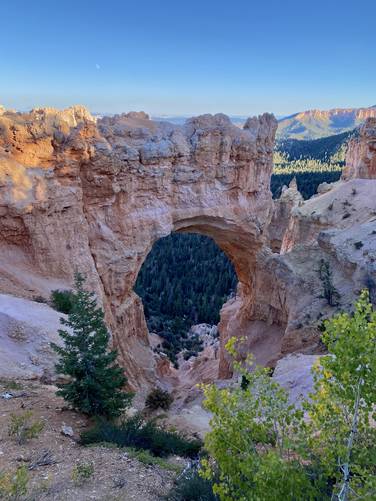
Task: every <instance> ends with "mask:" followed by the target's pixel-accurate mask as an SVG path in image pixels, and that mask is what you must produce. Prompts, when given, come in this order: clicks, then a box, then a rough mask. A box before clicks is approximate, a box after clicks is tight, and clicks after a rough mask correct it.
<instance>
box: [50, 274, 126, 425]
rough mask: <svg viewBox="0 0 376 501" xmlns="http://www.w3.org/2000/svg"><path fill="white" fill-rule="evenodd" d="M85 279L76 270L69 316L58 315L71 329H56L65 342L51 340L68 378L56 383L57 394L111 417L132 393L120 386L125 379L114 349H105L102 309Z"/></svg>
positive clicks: (106, 336)
mask: <svg viewBox="0 0 376 501" xmlns="http://www.w3.org/2000/svg"><path fill="white" fill-rule="evenodd" d="M84 282H85V278H84V277H83V276H82V275H81V274H80V273H76V275H75V293H74V298H73V307H72V311H71V313H69V315H68V319H65V318H61V319H60V322H61V323H62V324H63V325H65V326H67V327H70V329H71V332H68V331H67V330H59V335H60V336H61V338H62V339H63V341H64V346H57V345H56V344H52V347H53V349H54V350H55V351H56V353H57V354H58V355H59V357H60V359H59V361H58V363H57V364H56V371H57V372H58V373H60V374H65V375H67V376H68V377H69V382H66V383H61V384H58V388H59V390H58V391H57V395H59V396H62V397H63V398H64V399H65V400H66V401H68V402H69V403H70V404H71V405H72V406H73V407H74V408H75V409H77V410H79V411H81V412H83V413H84V414H87V415H89V416H103V417H105V418H113V417H116V416H119V415H120V414H121V412H122V410H123V409H125V408H126V407H127V406H129V405H130V402H131V399H132V394H131V393H127V392H125V391H123V390H122V388H123V387H124V385H125V383H126V381H127V379H126V377H125V376H124V374H123V370H122V369H121V368H120V367H119V366H118V365H117V364H116V362H115V360H116V356H117V352H116V351H115V350H113V351H109V350H108V343H109V339H110V336H109V333H108V330H107V328H106V325H105V323H104V314H103V310H102V309H101V308H98V306H97V302H96V299H95V295H94V293H93V292H89V291H87V290H85V289H84Z"/></svg>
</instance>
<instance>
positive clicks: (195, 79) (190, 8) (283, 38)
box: [0, 0, 376, 116]
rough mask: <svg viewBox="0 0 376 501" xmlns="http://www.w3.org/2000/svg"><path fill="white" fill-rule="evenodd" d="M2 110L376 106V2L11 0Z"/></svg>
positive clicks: (2, 37) (157, 111)
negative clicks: (47, 107) (47, 108)
mask: <svg viewBox="0 0 376 501" xmlns="http://www.w3.org/2000/svg"><path fill="white" fill-rule="evenodd" d="M0 20H1V28H0V104H3V105H4V106H6V107H7V108H16V109H18V110H28V109H31V108H33V107H40V106H54V107H57V108H64V107H68V106H70V105H72V104H83V105H85V106H87V107H88V108H89V109H90V110H91V111H93V112H99V113H118V112H123V111H124V112H126V111H130V110H144V111H146V112H148V113H150V114H152V115H154V116H156V115H194V114H199V113H217V112H223V113H227V114H230V115H242V116H244V115H254V114H259V113H262V112H264V111H270V112H273V113H275V114H276V115H278V116H281V115H287V114H291V113H294V112H297V111H303V110H306V109H312V108H319V109H329V108H333V107H362V106H365V107H366V106H372V105H375V104H376V29H375V22H376V21H375V20H376V0H325V1H323V0H299V1H296V0H257V1H254V0H246V1H243V0H232V1H229V0H227V1H226V2H224V1H221V0H215V1H212V0H190V1H189V2H187V1H184V0H174V1H170V0H154V1H150V0H132V1H128V0H123V1H121V0H102V1H98V0H90V1H88V0H75V1H72V0H63V1H53V0H48V1H46V0H33V1H32V0H2V1H0Z"/></svg>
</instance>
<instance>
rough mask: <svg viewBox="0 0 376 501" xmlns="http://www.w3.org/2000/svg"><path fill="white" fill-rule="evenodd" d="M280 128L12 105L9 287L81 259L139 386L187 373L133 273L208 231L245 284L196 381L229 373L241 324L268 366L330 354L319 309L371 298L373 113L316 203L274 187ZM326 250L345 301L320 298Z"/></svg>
mask: <svg viewBox="0 0 376 501" xmlns="http://www.w3.org/2000/svg"><path fill="white" fill-rule="evenodd" d="M275 129H276V121H275V119H274V118H273V117H272V116H271V115H268V114H266V115H263V116H261V117H259V118H253V119H249V120H248V121H247V122H246V124H245V126H244V129H239V128H238V127H235V126H234V125H232V124H231V122H230V120H229V119H228V118H227V117H226V116H225V115H215V116H211V115H203V116H201V117H196V118H192V119H190V120H188V121H187V122H186V124H185V125H183V126H177V125H172V124H169V123H157V122H153V121H151V120H149V118H148V116H147V115H146V114H144V113H129V114H123V115H118V116H115V117H111V118H109V117H105V118H103V119H101V120H98V121H95V120H94V119H93V118H92V117H91V116H90V114H88V112H87V111H86V110H85V109H83V108H81V107H73V108H70V109H69V110H66V111H64V112H58V111H56V110H53V109H43V110H33V111H32V112H30V113H28V114H21V113H15V112H9V111H1V113H0V292H2V293H7V294H12V295H14V296H20V297H23V298H29V299H32V298H33V297H34V296H36V295H42V296H43V297H45V298H48V297H49V294H50V291H51V290H52V289H57V288H60V289H61V288H67V287H71V285H72V278H73V274H74V272H75V271H76V270H79V271H81V272H83V273H84V274H85V275H86V276H87V285H88V287H90V288H91V289H92V290H94V291H95V292H96V293H97V296H98V299H99V301H100V302H101V303H102V304H103V306H104V309H105V314H106V320H107V323H108V325H109V327H110V329H111V332H112V335H113V343H114V345H115V346H116V347H117V348H118V350H119V354H120V362H121V363H122V364H123V366H124V368H125V371H126V373H127V375H128V376H129V380H130V382H131V384H132V386H133V387H135V388H142V389H143V390H147V388H148V387H150V386H151V385H153V384H155V381H156V379H158V378H160V379H163V378H169V381H171V386H173V385H174V384H175V383H176V384H177V385H178V386H179V385H180V386H181V382H179V376H178V375H177V374H175V373H173V371H172V370H171V367H170V364H169V362H168V360H165V359H162V358H158V357H156V356H154V354H153V352H152V350H151V348H150V343H149V337H148V333H147V327H146V323H145V318H144V314H143V307H142V303H141V300H140V298H139V297H138V296H137V295H136V294H135V293H134V292H133V286H134V283H135V281H136V278H137V274H138V272H139V269H140V267H141V265H142V263H143V261H144V260H145V258H146V256H147V254H148V252H149V251H150V249H151V247H152V245H153V243H154V242H155V241H156V240H157V239H159V238H161V237H164V236H166V235H168V234H170V233H171V232H172V231H182V232H184V231H185V232H189V231H191V232H197V233H201V234H204V235H207V236H210V237H212V238H213V239H214V240H215V241H216V242H217V244H218V245H219V246H220V247H221V248H222V249H223V250H224V251H225V253H226V254H227V255H228V256H229V258H230V259H231V260H232V261H233V263H234V266H235V269H236V272H237V275H238V278H239V286H238V290H237V293H236V296H235V297H234V298H232V299H231V300H230V301H229V302H228V303H226V304H225V305H224V307H223V309H222V312H221V322H220V324H219V332H220V346H219V349H218V350H217V348H215V350H214V349H213V347H212V346H209V347H208V348H207V352H206V353H203V354H202V356H200V357H198V359H197V360H194V363H192V367H188V368H187V384H188V383H189V384H188V385H190V386H192V385H194V384H196V382H198V381H200V380H202V379H205V380H208V379H210V378H214V373H215V372H217V371H218V373H219V376H220V377H221V378H227V377H230V376H231V375H232V368H231V361H230V360H229V359H228V357H227V355H226V352H225V349H224V346H225V343H226V342H227V340H228V339H229V338H230V337H231V336H233V335H236V336H238V337H244V338H245V340H244V341H243V342H242V343H241V345H240V355H241V356H244V357H245V356H246V355H247V354H248V353H249V352H250V351H252V352H253V353H254V354H255V357H256V361H257V362H258V363H261V364H263V365H270V366H275V364H276V362H277V361H278V360H279V359H280V358H281V357H282V356H283V355H284V354H288V353H293V352H295V353H296V352H299V353H303V354H306V355H310V354H315V353H320V352H322V350H323V347H322V345H321V343H320V329H319V327H320V324H321V322H322V320H323V319H324V318H328V317H330V316H332V315H333V314H334V313H335V312H336V311H338V310H339V309H343V308H346V309H349V308H350V307H351V305H352V304H353V302H354V299H355V297H356V295H357V294H358V292H359V290H361V289H362V288H364V287H365V286H367V287H369V289H370V291H371V297H372V298H373V300H374V301H375V300H376V297H375V295H376V264H375V263H376V181H375V179H374V177H375V176H374V170H375V169H374V159H375V155H374V146H375V141H376V128H375V122H374V121H373V120H368V121H367V123H366V124H365V126H364V127H363V129H362V130H361V133H360V136H359V138H358V139H356V140H354V142H353V144H352V146H351V147H350V150H349V156H348V167H347V168H346V170H345V174H344V179H343V180H341V181H339V182H337V183H334V184H333V185H331V186H323V187H322V188H321V190H320V194H319V195H317V196H315V197H313V198H311V199H310V200H307V201H305V202H303V200H302V199H301V197H300V194H299V193H298V191H297V190H296V187H295V186H291V187H290V188H288V189H286V190H285V191H284V192H283V194H282V197H281V198H280V199H279V200H278V201H275V202H273V201H272V198H271V193H270V191H269V186H270V176H271V171H272V149H273V141H274V134H275ZM322 261H325V262H327V263H328V264H329V266H330V269H331V271H332V276H333V283H334V285H335V287H336V288H337V289H338V292H339V295H340V300H339V303H338V305H337V306H335V307H333V306H330V305H328V304H327V302H326V300H325V298H323V286H322V280H321V279H320V275H319V267H320V263H321V262H322ZM174 381H175V382H174ZM195 391H196V390H192V392H193V393H192V398H193V397H194V398H196V396H197V395H196V393H195ZM195 395H196V396H195Z"/></svg>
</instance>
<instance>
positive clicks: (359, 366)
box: [305, 290, 376, 500]
mask: <svg viewBox="0 0 376 501" xmlns="http://www.w3.org/2000/svg"><path fill="white" fill-rule="evenodd" d="M324 325H325V332H324V334H323V342H324V344H325V345H326V346H327V348H328V351H329V354H328V355H327V356H324V357H321V359H320V365H317V366H316V367H315V369H314V381H315V383H314V392H313V394H312V395H311V399H312V400H311V402H309V403H307V404H306V405H305V408H306V411H307V412H308V414H309V417H310V420H309V425H308V428H307V440H308V443H307V447H308V450H309V451H310V452H311V454H313V455H314V456H316V457H319V458H320V462H321V465H322V468H323V469H324V470H325V471H326V475H327V476H328V477H331V478H333V479H334V480H335V485H334V496H337V497H335V498H334V499H337V498H338V499H341V500H343V499H352V497H354V499H355V498H357V497H359V498H362V499H372V496H375V497H376V429H375V427H374V426H371V425H370V421H371V419H373V420H374V421H375V420H376V311H375V310H374V309H373V307H372V304H371V303H370V301H369V292H368V291H367V290H364V291H363V292H362V293H361V296H360V298H359V300H358V301H357V303H356V305H355V311H354V313H353V314H351V313H341V314H339V315H337V316H335V317H334V318H332V319H331V320H327V321H325V323H324Z"/></svg>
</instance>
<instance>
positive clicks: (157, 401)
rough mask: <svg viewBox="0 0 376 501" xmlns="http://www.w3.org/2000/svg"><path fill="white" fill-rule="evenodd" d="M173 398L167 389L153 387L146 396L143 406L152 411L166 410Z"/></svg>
mask: <svg viewBox="0 0 376 501" xmlns="http://www.w3.org/2000/svg"><path fill="white" fill-rule="evenodd" d="M173 400H174V399H173V398H172V396H171V395H170V393H169V392H168V391H165V390H162V389H161V388H154V390H151V392H150V393H149V395H148V396H147V398H146V402H145V406H146V407H147V408H148V409H150V410H152V411H155V410H157V409H164V410H168V409H169V408H170V407H171V404H172V402H173Z"/></svg>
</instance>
